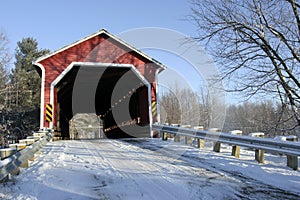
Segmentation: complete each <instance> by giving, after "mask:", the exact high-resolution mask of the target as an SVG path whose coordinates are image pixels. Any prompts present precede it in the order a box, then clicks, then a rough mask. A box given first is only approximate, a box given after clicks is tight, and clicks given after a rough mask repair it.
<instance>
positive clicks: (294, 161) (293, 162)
mask: <svg viewBox="0 0 300 200" xmlns="http://www.w3.org/2000/svg"><path fill="white" fill-rule="evenodd" d="M286 141H291V142H297V141H298V138H297V136H294V135H290V136H287V137H286ZM287 166H288V167H290V168H292V169H293V170H298V156H293V155H287Z"/></svg>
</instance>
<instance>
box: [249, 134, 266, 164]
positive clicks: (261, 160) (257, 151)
mask: <svg viewBox="0 0 300 200" xmlns="http://www.w3.org/2000/svg"><path fill="white" fill-rule="evenodd" d="M249 135H250V136H252V137H260V138H264V137H265V134H264V133H261V132H258V133H250V134H249ZM264 154H265V151H264V150H260V149H255V160H256V161H257V162H258V163H264V162H265V158H264Z"/></svg>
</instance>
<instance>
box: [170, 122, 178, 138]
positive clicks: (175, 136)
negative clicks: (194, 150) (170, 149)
mask: <svg viewBox="0 0 300 200" xmlns="http://www.w3.org/2000/svg"><path fill="white" fill-rule="evenodd" d="M171 126H176V127H180V124H171ZM174 142H180V134H175V135H174Z"/></svg>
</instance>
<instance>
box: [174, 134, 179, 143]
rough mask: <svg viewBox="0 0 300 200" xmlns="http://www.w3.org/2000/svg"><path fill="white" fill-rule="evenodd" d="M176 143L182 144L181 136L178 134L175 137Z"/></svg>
mask: <svg viewBox="0 0 300 200" xmlns="http://www.w3.org/2000/svg"><path fill="white" fill-rule="evenodd" d="M174 142H180V135H178V134H176V135H175V137H174Z"/></svg>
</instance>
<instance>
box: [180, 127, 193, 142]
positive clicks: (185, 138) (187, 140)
mask: <svg viewBox="0 0 300 200" xmlns="http://www.w3.org/2000/svg"><path fill="white" fill-rule="evenodd" d="M181 127H182V128H191V127H192V126H191V125H182V126H181ZM184 143H185V144H190V143H192V140H191V137H189V136H184Z"/></svg>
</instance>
